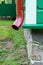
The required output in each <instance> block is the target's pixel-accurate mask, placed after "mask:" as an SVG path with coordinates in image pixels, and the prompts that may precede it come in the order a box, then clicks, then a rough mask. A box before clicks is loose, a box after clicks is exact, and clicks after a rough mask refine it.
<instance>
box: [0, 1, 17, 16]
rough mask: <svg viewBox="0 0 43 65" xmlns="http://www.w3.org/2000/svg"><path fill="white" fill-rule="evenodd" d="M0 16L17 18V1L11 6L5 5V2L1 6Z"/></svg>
mask: <svg viewBox="0 0 43 65" xmlns="http://www.w3.org/2000/svg"><path fill="white" fill-rule="evenodd" d="M0 16H13V17H15V16H16V4H15V0H12V3H11V4H9V3H7V4H5V0H4V2H3V3H1V4H0Z"/></svg>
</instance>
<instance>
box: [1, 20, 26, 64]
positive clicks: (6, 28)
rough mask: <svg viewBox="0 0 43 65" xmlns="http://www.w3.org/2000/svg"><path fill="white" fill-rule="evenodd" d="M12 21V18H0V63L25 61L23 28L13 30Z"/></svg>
mask: <svg viewBox="0 0 43 65" xmlns="http://www.w3.org/2000/svg"><path fill="white" fill-rule="evenodd" d="M12 23H13V21H12V20H0V65H20V63H21V62H25V61H27V54H26V53H25V52H26V42H25V40H24V34H23V30H22V28H20V30H18V31H16V30H13V29H12ZM7 44H8V45H7ZM9 44H10V45H9Z"/></svg>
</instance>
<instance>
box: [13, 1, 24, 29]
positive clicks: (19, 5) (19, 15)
mask: <svg viewBox="0 0 43 65" xmlns="http://www.w3.org/2000/svg"><path fill="white" fill-rule="evenodd" d="M23 10H24V7H23V0H16V20H15V21H14V23H13V25H12V27H13V29H15V30H18V29H19V28H20V26H21V25H22V23H23V19H24V14H23Z"/></svg>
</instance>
